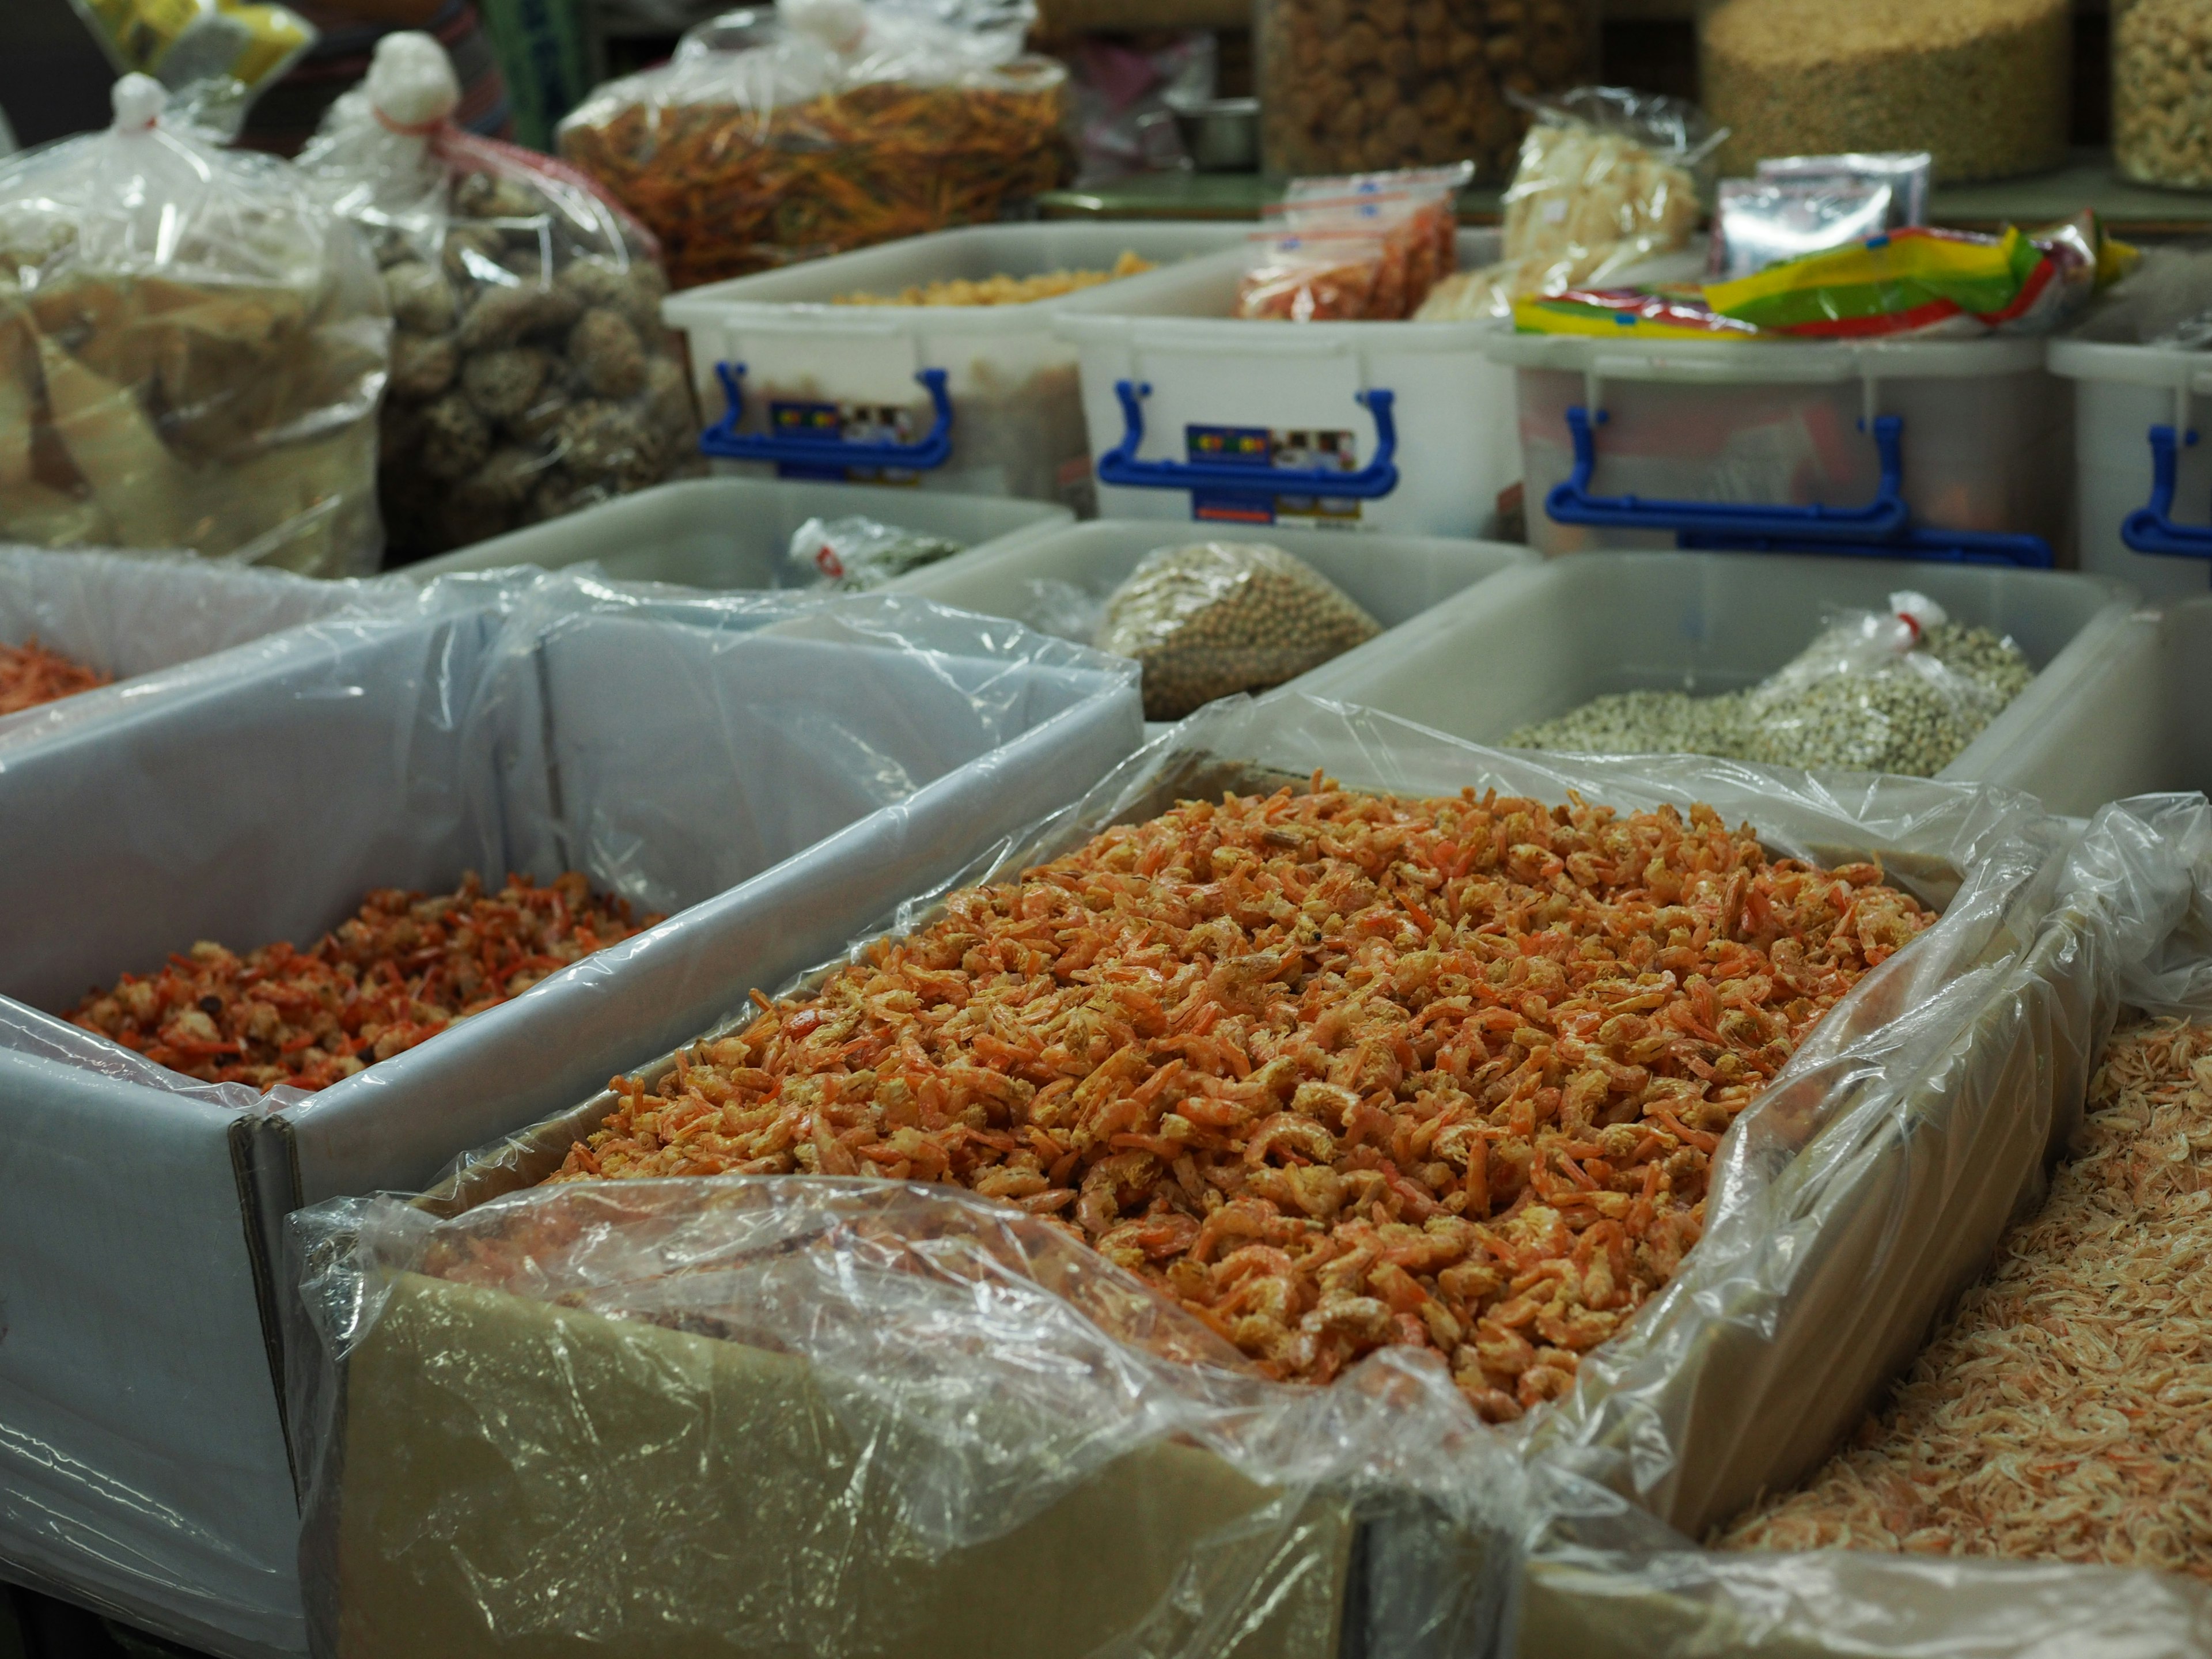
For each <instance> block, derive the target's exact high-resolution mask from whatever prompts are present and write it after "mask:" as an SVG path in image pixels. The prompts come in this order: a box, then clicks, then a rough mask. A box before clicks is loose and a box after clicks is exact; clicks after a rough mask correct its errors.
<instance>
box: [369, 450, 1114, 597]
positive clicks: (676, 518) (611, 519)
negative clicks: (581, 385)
mask: <svg viewBox="0 0 2212 1659" xmlns="http://www.w3.org/2000/svg"><path fill="white" fill-rule="evenodd" d="M856 513H857V514H862V515H865V516H866V517H868V518H872V519H879V520H883V521H884V523H886V524H891V525H896V526H898V527H899V528H901V529H902V530H914V531H919V532H921V533H922V534H924V535H927V536H942V537H944V538H945V539H946V540H947V541H955V542H959V543H961V544H963V545H964V546H966V547H967V548H968V549H969V551H971V552H973V551H975V550H977V549H979V548H984V547H995V546H997V545H999V544H1000V543H1002V542H1005V541H1007V540H1010V539H1011V540H1014V541H1019V540H1023V539H1024V538H1027V537H1029V536H1030V535H1033V534H1035V533H1036V532H1039V531H1042V530H1049V529H1053V528H1055V527H1057V526H1061V525H1067V524H1073V522H1074V521H1075V515H1074V514H1073V513H1070V512H1069V511H1068V510H1067V509H1066V507H1054V506H1052V505H1051V504H1049V503H1048V502H1044V501H1013V500H1009V499H1006V498H1004V497H997V496H990V495H951V494H949V493H947V492H945V491H943V490H934V489H932V490H921V489H901V490H891V489H883V488H881V487H879V486H876V485H872V484H848V483H817V482H813V481H810V480H797V479H793V480H788V481H787V480H782V479H776V478H745V477H729V478H685V479H680V480H678V481H677V482H675V483H664V484H655V485H653V488H651V489H641V490H639V491H638V492H637V493H636V494H635V495H620V496H617V497H616V498H615V499H614V500H613V501H602V502H601V503H599V505H598V506H597V507H586V508H585V509H584V510H583V511H581V512H580V513H568V515H567V516H565V517H563V518H558V519H553V520H548V521H547V522H546V523H544V524H538V525H532V526H530V527H529V528H527V529H525V530H516V531H510V532H508V533H507V534H506V535H504V536H495V537H493V538H492V539H491V540H489V541H488V542H478V543H477V544H475V545H473V546H471V547H464V548H459V549H457V550H454V551H453V552H451V553H447V554H444V555H442V556H440V557H438V558H435V559H426V560H424V561H423V562H422V563H420V564H411V565H409V566H408V567H407V568H406V569H405V570H404V572H403V573H402V574H405V575H409V576H412V577H414V578H416V579H417V580H426V581H427V580H430V579H431V578H433V577H437V576H443V575H448V574H452V573H453V572H455V571H460V570H496V569H500V568H503V567H505V566H508V565H518V564H534V565H539V566H542V567H544V568H545V569H548V570H558V569H561V568H563V567H565V566H568V565H572V564H581V563H583V562H585V561H586V560H587V559H595V560H597V561H598V562H599V566H600V568H602V569H604V570H605V572H606V573H607V574H609V575H611V576H613V577H615V578H616V579H617V580H622V581H636V582H678V583H681V584H682V585H683V586H686V587H703V588H738V587H774V586H776V564H777V562H778V561H779V560H780V559H781V558H782V557H783V556H784V553H785V551H786V550H787V549H788V548H789V546H790V544H791V538H792V534H793V532H795V531H796V530H797V529H798V528H799V526H801V525H803V524H805V522H806V521H807V520H809V519H842V518H848V517H851V516H853V515H854V514H856Z"/></svg>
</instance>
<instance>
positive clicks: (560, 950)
mask: <svg viewBox="0 0 2212 1659" xmlns="http://www.w3.org/2000/svg"><path fill="white" fill-rule="evenodd" d="M655 921H659V917H658V916H648V917H647V918H646V920H645V921H644V922H643V923H642V924H640V925H639V926H636V927H634V926H632V925H631V923H630V920H629V904H628V903H627V902H625V901H623V900H622V899H595V898H593V897H592V893H591V889H590V886H589V884H587V883H586V881H585V879H584V878H583V877H582V876H580V875H579V874H577V873H576V872H574V871H571V872H569V873H568V874H567V875H564V876H562V877H561V878H558V879H557V880H556V881H554V882H552V883H550V884H548V885H546V886H544V887H540V886H538V885H537V884H535V883H533V882H532V880H531V878H529V877H527V876H512V877H509V878H508V879H507V885H506V886H505V887H504V888H502V889H501V890H500V891H499V892H497V893H495V894H493V895H491V896H489V897H487V896H485V894H484V890H483V882H482V881H481V880H479V879H478V878H477V876H476V874H475V872H470V873H469V874H468V875H467V876H465V877H464V878H462V881H461V885H460V890H459V891H458V892H454V893H451V894H445V895H441V896H439V897H436V898H425V897H423V896H422V895H421V894H420V893H410V892H406V891H404V890H401V889H399V888H397V887H384V888H379V889H378V890H376V891H374V892H373V893H371V894H370V895H369V896H368V898H367V899H366V900H364V901H363V902H362V907H361V909H360V911H359V913H358V914H356V915H354V916H352V917H350V918H349V919H348V920H347V921H342V922H340V923H339V924H338V926H337V929H336V930H335V931H334V932H331V933H325V934H324V935H323V936H322V938H321V939H318V940H316V941H315V943H314V945H313V946H312V947H311V948H310V949H308V950H306V951H295V950H294V949H293V948H292V946H291V945H287V944H282V943H279V944H276V945H264V946H262V947H261V949H259V950H258V951H254V952H253V953H252V955H251V956H246V957H240V956H238V955H236V954H234V952H232V951H227V950H225V949H224V948H223V947H222V945H215V944H210V943H209V942H208V941H206V940H202V941H201V942H200V943H198V944H197V945H193V946H192V949H191V954H190V955H189V956H173V957H170V958H169V965H168V966H167V967H166V968H163V969H161V970H160V971H159V972H158V973H155V974H153V975H148V976H146V977H143V978H142V977H140V976H139V975H136V974H125V975H123V977H122V979H121V980H120V981H118V983H117V985H116V987H115V988H114V989H113V990H112V991H107V992H97V991H96V992H94V993H93V994H91V995H90V996H88V997H87V998H86V999H85V1000H84V1001H83V1002H82V1004H80V1005H79V1006H78V1007H77V1008H76V1011H75V1012H72V1013H71V1014H70V1019H72V1020H73V1021H75V1022H76V1024H79V1025H82V1026H83V1027H84V1028H85V1029H86V1030H89V1031H97V1032H99V1033H100V1035H101V1036H107V1037H112V1038H113V1039H114V1040H115V1041H116V1042H119V1043H121V1044H123V1046H124V1047H125V1048H135V1049H136V1050H137V1051H138V1052H139V1053H140V1054H144V1055H145V1056H146V1057H147V1058H148V1059H149V1060H153V1061H155V1063H157V1064H159V1065H162V1066H167V1067H168V1068H169V1069H170V1070H171V1071H173V1072H181V1073H184V1074H185V1076H187V1077H196V1078H198V1079H201V1080H203V1081H204V1082H208V1083H251V1084H254V1085H258V1087H260V1088H263V1089H270V1088H274V1087H275V1086H276V1085H278V1084H280V1083H286V1084H289V1085H292V1086H293V1087H294V1088H295V1089H323V1088H327V1087H329V1086H330V1085H331V1084H333V1083H336V1082H337V1080H338V1079H340V1078H343V1077H350V1076H352V1075H353V1073H356V1072H358V1071H360V1070H361V1069H362V1067H364V1066H369V1065H372V1064H374V1062H375V1061H377V1060H389V1059H390V1058H391V1057H392V1055H394V1054H398V1053H399V1052H400V1051H401V1050H402V1049H404V1048H413V1047H414V1046H415V1045H416V1043H418V1042H425V1041H427V1040H428V1039H429V1038H431V1037H434V1036H437V1034H438V1033H439V1032H441V1031H442V1030H445V1029H446V1028H447V1026H448V1025H450V1024H453V1022H454V1021H455V1020H457V1019H465V1018H468V1017H469V1016H470V1015H471V1014H474V1013H480V1012H483V1010H484V1009H486V1008H489V1007H492V1006H495V1004H498V1003H501V1002H505V1001H506V1000H507V999H508V998H510V997H516V996H520V995H521V994H522V993H523V992H525V991H526V990H528V989H529V988H530V987H532V986H533V985H535V984H536V983H537V982H538V981H539V980H541V979H544V977H545V976H546V975H549V974H554V973H557V972H559V971H560V970H561V969H563V968H565V967H567V966H568V964H569V963H572V962H575V961H577V960H579V959H580V958H581V957H586V956H589V955H590V954H591V953H592V951H601V950H605V948H606V947H607V946H608V945H613V944H617V943H618V942H619V941H621V940H623V939H628V938H629V937H630V935H631V934H633V933H638V932H639V931H641V927H651V926H652V925H653V923H654V922H655Z"/></svg>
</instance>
